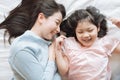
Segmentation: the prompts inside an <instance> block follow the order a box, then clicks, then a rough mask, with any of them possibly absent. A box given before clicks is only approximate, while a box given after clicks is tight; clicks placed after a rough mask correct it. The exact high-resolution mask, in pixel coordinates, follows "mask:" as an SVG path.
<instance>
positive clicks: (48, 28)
mask: <svg viewBox="0 0 120 80" xmlns="http://www.w3.org/2000/svg"><path fill="white" fill-rule="evenodd" d="M61 22H62V14H61V13H60V12H56V13H54V14H53V15H52V16H49V17H48V18H45V19H44V20H43V21H42V23H41V25H42V27H41V34H40V35H41V37H42V38H44V39H46V40H51V39H52V38H53V37H54V36H55V35H56V34H57V33H59V32H60V27H59V26H60V24H61Z"/></svg>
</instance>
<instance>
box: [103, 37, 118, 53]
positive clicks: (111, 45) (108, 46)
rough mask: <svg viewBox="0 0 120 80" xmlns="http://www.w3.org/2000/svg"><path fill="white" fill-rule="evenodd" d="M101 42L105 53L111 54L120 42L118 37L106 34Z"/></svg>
mask: <svg viewBox="0 0 120 80" xmlns="http://www.w3.org/2000/svg"><path fill="white" fill-rule="evenodd" d="M103 44H104V48H105V50H106V52H107V54H108V55H111V53H112V52H113V51H114V49H115V48H116V47H117V46H118V44H120V41H119V40H118V39H115V38H111V37H108V36H107V37H105V38H104V39H103Z"/></svg>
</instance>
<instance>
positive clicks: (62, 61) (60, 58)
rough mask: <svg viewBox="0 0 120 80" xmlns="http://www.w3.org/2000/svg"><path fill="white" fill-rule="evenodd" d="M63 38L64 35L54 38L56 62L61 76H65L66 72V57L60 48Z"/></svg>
mask: <svg viewBox="0 0 120 80" xmlns="http://www.w3.org/2000/svg"><path fill="white" fill-rule="evenodd" d="M64 39H65V37H64V36H60V37H58V38H57V39H56V40H55V53H56V54H55V56H56V63H57V67H58V71H59V73H60V75H61V76H62V77H65V75H67V73H68V58H67V57H66V55H64V53H63V50H62V46H63V41H64Z"/></svg>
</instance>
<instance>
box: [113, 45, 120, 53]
mask: <svg viewBox="0 0 120 80" xmlns="http://www.w3.org/2000/svg"><path fill="white" fill-rule="evenodd" d="M113 52H114V53H119V54H120V43H119V44H118V46H117V47H116V48H115V50H114V51H113Z"/></svg>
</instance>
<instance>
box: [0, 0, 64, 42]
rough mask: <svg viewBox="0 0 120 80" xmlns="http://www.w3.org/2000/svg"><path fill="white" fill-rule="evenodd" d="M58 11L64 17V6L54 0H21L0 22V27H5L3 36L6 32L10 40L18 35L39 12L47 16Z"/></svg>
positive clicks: (30, 26) (32, 23) (28, 26)
mask: <svg viewBox="0 0 120 80" xmlns="http://www.w3.org/2000/svg"><path fill="white" fill-rule="evenodd" d="M59 11H60V12H61V14H62V17H63V18H64V17H65V15H66V12H65V8H64V6H63V5H62V4H57V3H56V2H55V1H54V0H22V2H21V4H20V5H18V6H17V7H16V8H15V9H14V10H12V11H11V12H10V14H9V16H8V17H7V18H6V19H5V20H4V21H3V22H2V23H1V24H0V29H6V31H5V33H4V38H5V36H6V33H9V35H10V36H9V39H8V41H9V42H10V41H11V38H15V37H17V36H20V35H22V34H23V33H24V32H25V31H26V30H29V29H31V28H32V26H33V25H34V23H35V21H36V19H37V17H38V14H39V13H43V14H44V15H45V17H46V18H48V17H49V16H52V15H53V14H54V13H55V12H59Z"/></svg>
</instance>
